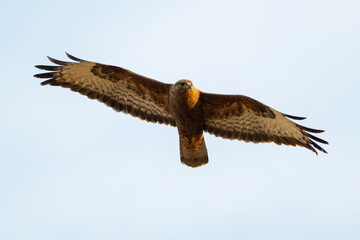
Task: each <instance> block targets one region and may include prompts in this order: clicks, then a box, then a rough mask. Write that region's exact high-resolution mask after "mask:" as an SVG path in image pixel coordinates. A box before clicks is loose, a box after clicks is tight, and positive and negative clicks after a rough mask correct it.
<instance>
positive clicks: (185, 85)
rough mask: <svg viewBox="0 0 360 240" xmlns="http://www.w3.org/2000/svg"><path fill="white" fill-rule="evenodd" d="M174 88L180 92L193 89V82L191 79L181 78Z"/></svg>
mask: <svg viewBox="0 0 360 240" xmlns="http://www.w3.org/2000/svg"><path fill="white" fill-rule="evenodd" d="M174 88H175V90H176V91H179V92H185V91H189V90H190V91H191V90H192V89H193V84H192V82H191V81H190V80H186V79H181V80H179V81H177V82H176V83H175V85H174Z"/></svg>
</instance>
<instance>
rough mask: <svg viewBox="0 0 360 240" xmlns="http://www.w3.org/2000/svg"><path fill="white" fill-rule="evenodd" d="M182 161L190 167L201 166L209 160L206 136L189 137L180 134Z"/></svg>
mask: <svg viewBox="0 0 360 240" xmlns="http://www.w3.org/2000/svg"><path fill="white" fill-rule="evenodd" d="M180 158H181V163H183V164H185V165H187V166H189V167H200V166H202V165H205V164H207V163H208V162H209V160H208V154H207V149H206V145H205V140H204V137H203V136H201V137H200V138H197V137H194V138H192V139H190V140H189V138H187V137H184V136H180Z"/></svg>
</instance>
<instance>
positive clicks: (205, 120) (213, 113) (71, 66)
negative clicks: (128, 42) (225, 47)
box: [35, 53, 328, 167]
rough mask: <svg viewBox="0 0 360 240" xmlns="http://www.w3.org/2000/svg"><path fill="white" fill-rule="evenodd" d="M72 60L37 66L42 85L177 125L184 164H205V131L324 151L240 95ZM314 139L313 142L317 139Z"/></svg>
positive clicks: (305, 132) (303, 130)
mask: <svg viewBox="0 0 360 240" xmlns="http://www.w3.org/2000/svg"><path fill="white" fill-rule="evenodd" d="M66 54H67V56H68V57H69V58H70V59H71V60H73V61H74V62H64V61H59V60H56V59H53V58H50V57H48V58H49V60H50V61H51V62H53V63H55V64H56V65H57V66H47V65H37V66H35V67H37V68H39V69H42V70H47V71H50V72H46V73H40V74H36V75H35V77H37V78H45V79H47V80H45V81H43V82H42V83H41V85H52V86H61V87H64V88H70V89H71V90H72V91H74V92H79V93H80V94H83V95H86V96H87V97H88V98H90V99H97V100H98V101H100V102H103V103H105V104H106V105H107V106H109V107H111V108H113V109H114V110H115V111H118V112H123V113H128V114H131V115H132V116H134V117H137V118H140V119H141V120H146V121H148V122H152V123H160V124H165V125H170V126H173V127H176V128H177V130H178V133H179V137H180V158H181V162H182V163H183V164H186V165H187V166H190V167H199V166H201V165H204V164H206V163H208V154H207V149H206V145H205V140H204V135H203V133H204V132H208V133H210V134H214V135H215V136H217V137H222V138H225V139H232V140H233V139H237V140H243V141H245V142H253V143H260V142H275V143H276V144H278V145H281V144H285V145H291V146H301V147H305V148H307V149H310V150H311V151H313V152H315V153H316V154H317V151H316V149H317V150H319V151H321V152H324V153H326V151H325V150H324V149H323V148H322V147H320V146H319V145H318V143H322V144H328V143H327V142H326V141H324V140H322V139H320V138H318V137H315V136H313V135H312V134H310V133H321V132H324V131H323V130H316V129H311V128H307V127H304V126H301V125H299V124H297V123H295V122H293V121H291V120H289V119H294V120H303V119H305V118H303V117H296V116H291V115H287V114H284V113H281V112H278V111H276V110H274V109H273V108H270V107H268V106H266V105H264V104H262V103H261V102H259V101H257V100H254V99H252V98H250V97H246V96H243V95H220V94H211V93H205V92H202V91H200V90H198V89H196V88H195V87H194V85H193V83H192V82H191V81H189V80H184V79H183V80H179V81H177V82H176V83H175V84H167V83H162V82H159V81H156V80H153V79H150V78H147V77H144V76H141V75H138V74H136V73H134V72H131V71H129V70H127V69H124V68H121V67H116V66H110V65H104V64H100V63H96V62H90V61H86V60H82V59H79V58H76V57H74V56H71V55H70V54H68V53H66ZM316 142H318V143H316Z"/></svg>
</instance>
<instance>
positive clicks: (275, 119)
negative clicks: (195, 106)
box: [200, 92, 328, 153]
mask: <svg viewBox="0 0 360 240" xmlns="http://www.w3.org/2000/svg"><path fill="white" fill-rule="evenodd" d="M200 98H201V102H202V104H203V111H204V131H206V132H209V133H210V134H214V135H215V136H217V137H222V138H226V139H238V140H243V141H246V142H254V143H259V142H275V143H276V144H279V145H281V144H285V145H292V146H296V145H298V146H302V147H306V148H308V149H310V150H311V151H313V152H315V153H317V152H316V150H315V149H318V150H320V151H322V152H324V153H326V151H325V150H324V149H323V148H321V147H320V146H319V145H318V144H317V143H316V142H319V143H323V144H328V143H327V142H326V141H324V140H322V139H320V138H318V137H315V136H313V135H311V134H310V133H309V132H311V133H321V132H323V130H316V129H311V128H307V127H304V126H301V125H299V124H296V123H294V122H293V121H291V120H289V119H288V118H292V119H295V120H303V119H305V118H302V117H295V116H291V115H287V114H283V113H280V112H278V111H276V110H274V109H272V108H270V107H268V106H266V105H264V104H262V103H261V102H259V101H256V100H254V99H252V98H249V97H246V96H242V95H219V94H209V93H203V92H202V93H201V95H200Z"/></svg>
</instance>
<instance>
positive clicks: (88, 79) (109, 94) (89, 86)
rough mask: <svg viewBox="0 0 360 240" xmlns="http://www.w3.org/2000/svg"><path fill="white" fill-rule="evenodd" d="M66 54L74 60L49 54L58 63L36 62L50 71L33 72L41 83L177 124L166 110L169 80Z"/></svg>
mask: <svg viewBox="0 0 360 240" xmlns="http://www.w3.org/2000/svg"><path fill="white" fill-rule="evenodd" d="M67 56H68V57H69V58H70V59H72V60H74V61H75V62H63V61H59V60H56V59H53V58H50V57H49V60H50V61H51V62H53V63H55V64H57V65H59V66H44V65H38V66H35V67H37V68H39V69H43V70H47V71H51V72H47V73H40V74H36V75H35V76H34V77H37V78H48V80H46V81H44V82H42V83H41V85H52V86H61V87H65V88H70V89H71V90H72V91H75V92H79V93H81V94H83V95H86V96H87V97H89V98H90V99H97V100H98V101H100V102H103V103H105V104H106V105H107V106H109V107H111V108H113V109H114V110H115V111H118V112H124V113H129V114H131V115H132V116H134V117H138V118H140V119H142V120H146V121H149V122H154V123H156V122H157V123H161V124H166V125H167V124H170V125H172V126H176V124H175V121H174V119H173V117H172V115H171V113H170V112H169V103H168V101H169V91H170V87H171V84H165V83H161V82H158V81H155V80H153V79H150V78H147V77H143V76H140V75H138V74H136V73H133V72H131V71H129V70H126V69H124V68H121V67H115V66H110V65H104V64H100V63H95V62H89V61H85V60H82V59H78V58H75V57H73V56H71V55H70V54H67Z"/></svg>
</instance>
